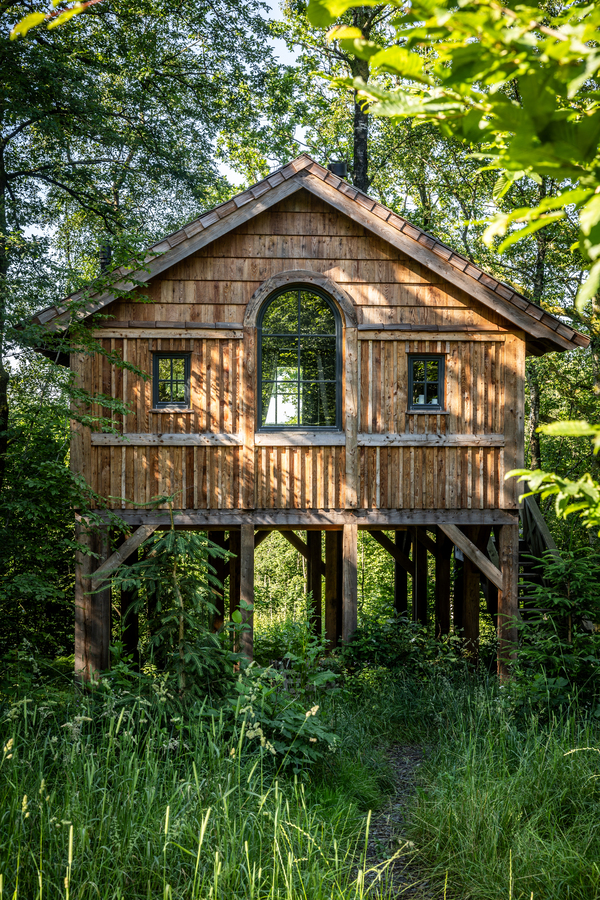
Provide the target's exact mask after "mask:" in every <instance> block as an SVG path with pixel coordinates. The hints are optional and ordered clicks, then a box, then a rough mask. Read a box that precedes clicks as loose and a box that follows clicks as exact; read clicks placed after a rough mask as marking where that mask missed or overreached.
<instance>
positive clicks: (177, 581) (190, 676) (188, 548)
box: [113, 525, 247, 696]
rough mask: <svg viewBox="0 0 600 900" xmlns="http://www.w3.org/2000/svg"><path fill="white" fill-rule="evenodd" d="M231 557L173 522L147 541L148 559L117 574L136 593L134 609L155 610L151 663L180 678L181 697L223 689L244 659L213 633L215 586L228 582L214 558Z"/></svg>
mask: <svg viewBox="0 0 600 900" xmlns="http://www.w3.org/2000/svg"><path fill="white" fill-rule="evenodd" d="M228 555H229V554H228V552H227V551H226V550H223V548H222V547H219V546H218V545H217V544H214V543H213V542H212V541H210V540H209V539H208V537H207V535H206V534H205V533H204V532H194V531H176V530H175V528H174V527H173V525H171V528H170V529H169V530H166V531H164V532H159V533H157V532H155V533H154V534H153V535H152V536H151V537H150V538H149V539H148V540H147V541H145V542H144V544H143V545H142V558H141V559H140V560H139V561H138V562H136V563H133V564H132V565H130V566H122V567H121V568H120V570H119V571H118V573H117V575H116V577H115V578H113V583H114V585H115V586H116V587H119V588H120V589H121V590H122V591H128V592H130V591H133V592H135V594H136V598H135V599H134V601H133V603H132V604H131V607H130V612H133V613H139V612H140V611H143V610H144V609H145V607H146V604H148V605H149V606H150V607H151V608H152V612H151V613H150V615H149V623H148V624H149V631H150V642H149V652H148V655H149V661H150V664H154V663H158V664H159V667H160V668H161V669H162V670H163V671H164V672H166V673H168V674H170V675H172V676H173V677H174V679H175V681H176V684H177V690H178V691H179V694H180V696H183V695H184V694H190V695H191V696H203V695H205V694H206V692H207V691H210V690H211V688H213V689H218V688H219V687H220V688H221V689H223V688H224V687H225V686H226V683H227V681H228V679H230V678H231V672H232V666H233V664H234V662H236V661H237V660H238V657H237V656H236V655H235V654H232V653H231V652H230V651H229V650H228V649H227V648H226V646H225V643H224V641H223V640H222V638H221V636H220V635H216V634H213V633H211V624H212V617H213V615H214V614H215V613H216V612H217V609H216V607H215V605H214V602H213V601H214V600H215V590H220V591H222V589H223V586H222V585H221V584H220V582H219V581H218V579H217V578H216V576H215V569H214V567H213V566H212V565H211V563H210V558H218V557H222V558H223V557H227V556H228ZM240 627H241V628H245V627H247V626H240ZM235 628H236V626H235V624H234V625H233V626H232V630H235ZM238 630H239V628H238Z"/></svg>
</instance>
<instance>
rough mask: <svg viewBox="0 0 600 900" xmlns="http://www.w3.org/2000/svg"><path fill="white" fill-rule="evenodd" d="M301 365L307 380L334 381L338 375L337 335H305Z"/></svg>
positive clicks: (301, 350)
mask: <svg viewBox="0 0 600 900" xmlns="http://www.w3.org/2000/svg"><path fill="white" fill-rule="evenodd" d="M300 366H301V372H302V376H301V377H302V378H303V379H304V380H305V381H308V380H311V381H313V380H314V381H334V380H335V377H336V340H335V337H303V338H301V343H300Z"/></svg>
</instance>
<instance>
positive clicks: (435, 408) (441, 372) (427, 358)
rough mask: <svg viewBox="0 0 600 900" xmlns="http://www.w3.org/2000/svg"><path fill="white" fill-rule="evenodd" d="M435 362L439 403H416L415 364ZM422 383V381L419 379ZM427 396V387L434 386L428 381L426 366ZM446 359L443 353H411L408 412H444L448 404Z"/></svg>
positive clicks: (409, 355) (409, 359) (409, 357)
mask: <svg viewBox="0 0 600 900" xmlns="http://www.w3.org/2000/svg"><path fill="white" fill-rule="evenodd" d="M433 360H435V361H436V362H437V364H438V377H437V386H438V397H439V401H440V402H439V403H415V402H414V401H413V399H412V398H413V384H414V381H415V379H414V364H415V363H416V362H424V363H427V362H432V361H433ZM419 381H420V379H419ZM424 384H425V396H427V385H428V384H434V382H433V381H428V380H427V366H425V382H424ZM445 387H446V357H445V356H444V355H443V354H441V353H409V354H408V411H409V412H419V411H420V410H422V411H427V412H432V413H436V412H443V411H444V408H445V403H446V391H445Z"/></svg>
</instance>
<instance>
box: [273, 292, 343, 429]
mask: <svg viewBox="0 0 600 900" xmlns="http://www.w3.org/2000/svg"><path fill="white" fill-rule="evenodd" d="M258 335H259V359H258V373H259V384H258V397H259V417H258V421H259V427H260V428H266V429H270V428H272V429H282V428H285V429H289V428H297V429H304V430H306V429H311V430H312V429H314V428H327V429H339V428H340V427H341V404H340V396H341V392H340V382H341V354H340V343H341V322H340V316H339V313H338V311H337V309H336V308H335V306H334V304H333V303H332V301H331V300H330V299H329V297H327V296H326V294H322V293H321V292H320V291H316V290H314V288H308V287H302V285H299V286H297V287H286V288H284V289H283V290H281V291H278V292H277V293H276V294H274V295H273V296H272V297H270V298H269V299H268V300H267V301H266V303H265V304H264V306H263V308H262V310H261V312H260V316H259V319H258Z"/></svg>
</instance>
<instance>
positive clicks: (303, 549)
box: [281, 528, 325, 575]
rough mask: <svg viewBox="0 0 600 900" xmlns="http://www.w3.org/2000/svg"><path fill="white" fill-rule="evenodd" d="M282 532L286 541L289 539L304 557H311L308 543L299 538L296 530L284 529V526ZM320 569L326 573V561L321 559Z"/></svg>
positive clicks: (322, 573)
mask: <svg viewBox="0 0 600 900" xmlns="http://www.w3.org/2000/svg"><path fill="white" fill-rule="evenodd" d="M281 534H282V535H283V537H284V538H285V539H286V541H289V543H290V544H291V545H292V547H294V549H295V550H297V551H298V553H300V555H301V556H303V557H304V559H308V557H309V552H308V547H307V546H306V544H305V543H304V541H303V540H302V538H299V537H298V535H297V534H296V533H295V532H293V531H289V530H287V529H283V528H282V529H281ZM320 571H321V575H325V563H324V562H323V561H322V560H321V568H320Z"/></svg>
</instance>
